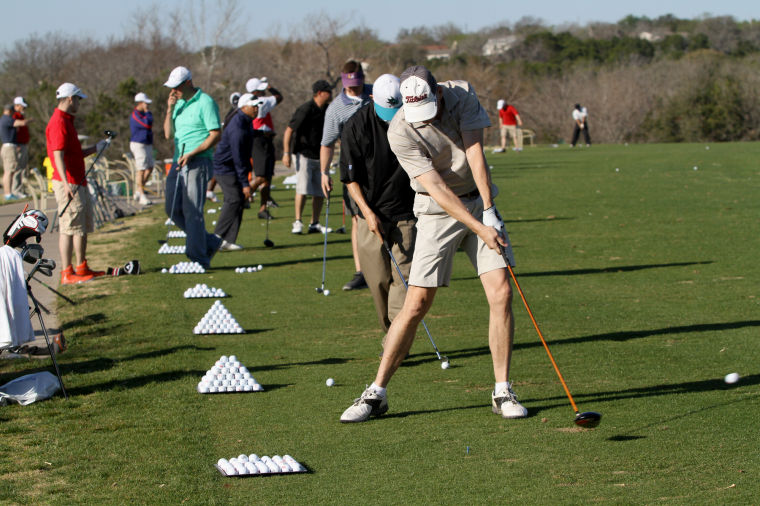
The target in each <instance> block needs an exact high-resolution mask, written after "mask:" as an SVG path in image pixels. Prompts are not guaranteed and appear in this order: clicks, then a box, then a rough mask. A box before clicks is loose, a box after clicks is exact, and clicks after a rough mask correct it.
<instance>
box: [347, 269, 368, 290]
mask: <svg viewBox="0 0 760 506" xmlns="http://www.w3.org/2000/svg"><path fill="white" fill-rule="evenodd" d="M362 288H367V282H366V281H365V280H364V274H362V273H361V272H356V273H354V277H353V278H352V279H351V281H349V282H348V283H346V284H345V285H343V289H344V290H346V291H348V290H361V289H362Z"/></svg>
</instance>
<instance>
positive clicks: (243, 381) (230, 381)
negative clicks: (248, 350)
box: [198, 355, 264, 394]
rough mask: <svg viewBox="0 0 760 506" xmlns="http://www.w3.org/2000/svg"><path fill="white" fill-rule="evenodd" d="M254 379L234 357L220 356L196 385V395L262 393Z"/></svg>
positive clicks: (260, 387) (262, 388)
mask: <svg viewBox="0 0 760 506" xmlns="http://www.w3.org/2000/svg"><path fill="white" fill-rule="evenodd" d="M263 391H264V387H262V386H261V385H260V384H259V382H258V381H256V378H254V377H253V376H251V373H250V372H249V371H248V368H247V367H246V366H244V365H243V364H241V363H240V362H239V361H238V359H237V357H236V356H235V355H230V356H229V357H227V356H225V355H222V357H221V358H220V359H219V360H217V361H216V363H215V364H214V366H213V367H212V368H211V369H209V370H208V371H207V372H206V374H204V375H203V378H201V381H200V382H199V383H198V393H201V394H221V393H226V392H263Z"/></svg>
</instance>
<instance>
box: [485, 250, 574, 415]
mask: <svg viewBox="0 0 760 506" xmlns="http://www.w3.org/2000/svg"><path fill="white" fill-rule="evenodd" d="M499 249H500V250H501V254H502V256H504V261H505V262H506V260H507V259H506V253H504V248H503V247H501V246H499ZM506 263H507V270H508V271H509V275H510V276H511V277H512V281H514V282H515V286H516V287H517V292H518V293H519V294H520V298H521V299H522V301H523V304H525V309H527V310H528V316H530V321H532V322H533V326H534V327H535V328H536V332H538V337H539V338H540V339H541V344H543V345H544V349H545V350H546V354H547V355H549V360H551V362H552V366H554V371H555V372H556V373H557V377H559V381H560V383H562V388H564V389H565V393H566V394H567V398H568V399H570V404H572V405H573V409H574V410H575V412H576V413H577V412H578V407H577V406H576V405H575V401H574V400H573V396H572V395H570V389H569V388H567V383H565V379H564V378H563V377H562V373H561V372H559V367H558V366H557V362H555V361H554V357H553V356H552V352H551V351H549V345H548V344H546V339H544V335H543V334H542V333H541V329H540V328H538V323H536V319H535V318H534V317H533V311H531V310H530V306H529V305H528V301H527V300H526V299H525V294H523V291H522V288H520V283H518V282H517V277H516V276H515V272H514V271H513V270H512V266H511V265H509V262H506Z"/></svg>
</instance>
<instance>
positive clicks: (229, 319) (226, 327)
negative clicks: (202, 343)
mask: <svg viewBox="0 0 760 506" xmlns="http://www.w3.org/2000/svg"><path fill="white" fill-rule="evenodd" d="M244 332H245V331H244V330H243V327H241V326H240V324H239V323H238V322H237V320H235V318H234V317H233V316H232V314H230V312H229V311H228V310H227V308H226V307H224V304H222V301H220V300H217V301H214V304H213V305H212V306H211V308H210V309H209V310H208V311H207V312H206V314H205V315H204V316H203V318H201V321H199V322H198V324H197V325H196V326H195V328H193V334H200V335H210V334H243V333H244Z"/></svg>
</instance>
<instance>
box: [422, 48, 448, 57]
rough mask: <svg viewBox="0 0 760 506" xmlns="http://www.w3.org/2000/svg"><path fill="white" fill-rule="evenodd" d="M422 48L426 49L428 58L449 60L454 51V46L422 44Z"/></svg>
mask: <svg viewBox="0 0 760 506" xmlns="http://www.w3.org/2000/svg"><path fill="white" fill-rule="evenodd" d="M422 49H423V50H424V51H425V57H426V58H427V59H428V60H448V59H449V58H451V53H452V52H453V48H450V47H449V46H438V45H432V46H422Z"/></svg>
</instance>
